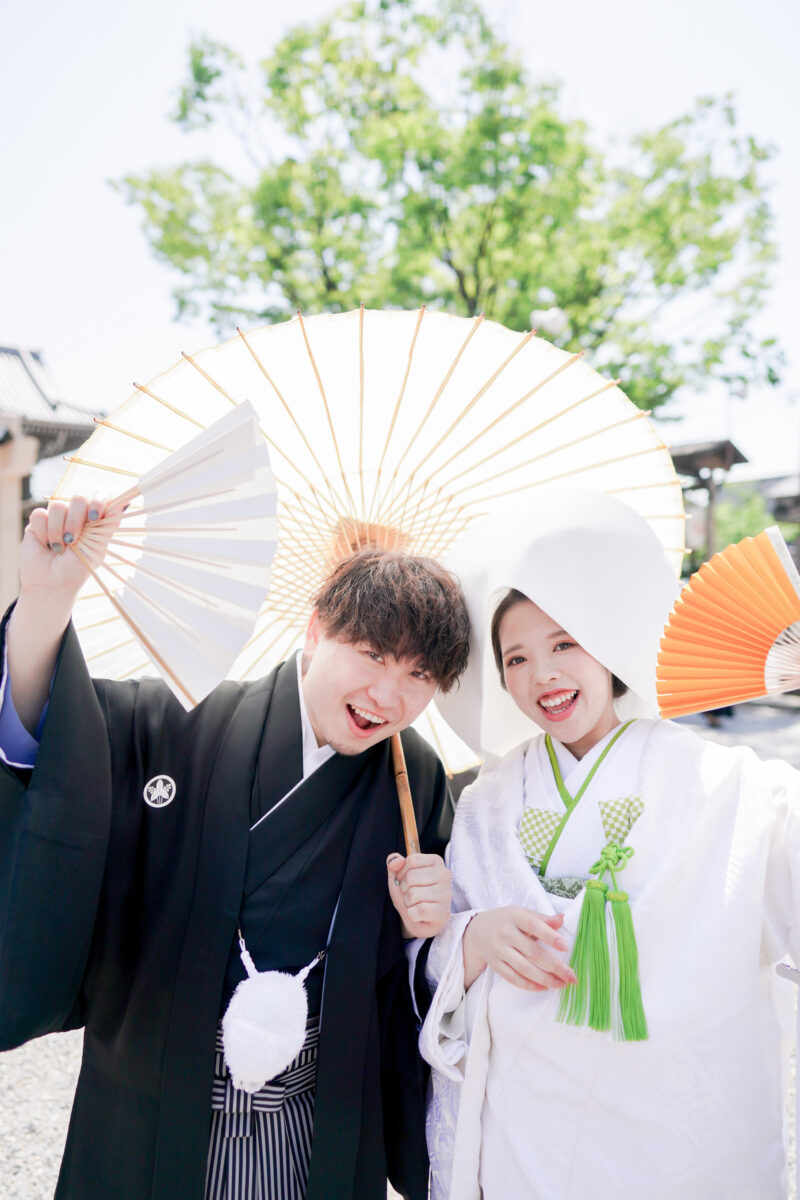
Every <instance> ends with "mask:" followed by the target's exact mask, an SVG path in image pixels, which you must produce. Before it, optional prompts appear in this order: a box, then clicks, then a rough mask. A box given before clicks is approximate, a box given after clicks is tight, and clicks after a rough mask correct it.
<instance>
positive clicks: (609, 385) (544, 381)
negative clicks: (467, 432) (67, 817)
mask: <svg viewBox="0 0 800 1200" xmlns="http://www.w3.org/2000/svg"><path fill="white" fill-rule="evenodd" d="M531 336H532V335H531ZM582 357H583V352H582V351H581V352H580V353H579V354H573V355H572V357H571V358H569V359H567V361H566V362H564V363H562V364H561V366H560V367H558V368H557V369H556V370H555V371H553V372H552V373H551V374H550V375H548V376H547V378H546V379H542V380H541V382H539V383H537V385H536V387H534V388H531V390H530V391H529V392H526V393H525V395H524V396H521V397H520V399H519V400H515V402H514V403H513V404H512V405H511V407H510V408H507V409H506V410H505V412H503V413H500V415H499V416H497V417H495V418H494V420H493V421H490V422H489V424H488V425H485V426H484V427H483V428H482V429H481V430H480V432H479V433H476V434H475V435H474V437H472V438H470V440H469V441H468V442H465V443H464V445H463V446H459V448H458V450H456V451H455V452H454V453H453V454H451V455H450V457H449V458H448V459H447V460H446V462H443V463H442V464H441V466H439V467H437V468H436V471H437V472H438V471H444V470H445V469H446V468H447V467H449V466H450V464H451V463H452V462H454V461H455V459H457V458H458V457H459V456H460V455H462V454H465V453H466V451H467V450H469V449H470V447H471V446H473V445H474V444H475V442H478V441H480V439H481V438H482V437H485V435H486V434H487V433H488V432H489V430H490V429H494V427H495V426H496V425H499V424H500V423H501V422H502V421H504V420H505V419H506V417H509V416H510V415H511V413H513V412H515V411H516V410H517V409H518V408H519V407H520V405H522V404H525V403H526V402H527V401H528V400H530V398H531V396H535V395H536V393H537V392H540V391H541V390H542V388H544V387H546V386H547V384H548V383H551V382H552V381H553V380H554V379H555V378H557V376H559V375H561V374H562V372H563V371H566V370H567V368H568V367H571V366H573V365H574V364H575V363H576V362H579V361H580V359H581V358H582ZM504 365H505V364H504ZM618 382H619V381H618V380H616V379H615V380H610V381H608V382H606V383H605V384H604V386H603V387H601V388H598V389H597V390H596V391H594V392H591V393H590V394H589V395H588V396H583V397H582V398H581V399H580V400H576V401H575V402H574V403H573V404H570V405H569V406H568V407H567V408H563V409H561V410H560V412H557V413H555V414H554V415H553V416H552V417H548V418H547V420H545V421H542V422H541V423H540V424H539V425H534V426H533V428H532V429H527V430H526V431H525V433H524V435H523V436H524V437H529V436H530V434H532V433H536V432H537V431H538V430H539V429H544V427H545V425H549V424H550V423H551V422H552V421H556V420H558V418H559V417H562V416H563V415H564V414H565V413H568V412H571V411H572V409H573V408H578V407H580V405H581V404H586V402H587V401H588V400H593V399H594V397H595V396H599V395H601V394H602V393H603V392H606V391H608V390H609V388H612V387H616V386H617V383H618ZM465 411H466V410H465ZM457 423H458V422H455V423H454V424H453V426H452V427H451V429H449V430H448V431H447V432H448V434H449V433H451V432H452V429H454V428H455V426H456V424H457ZM443 440H444V439H443V438H442V439H440V443H441V441H443ZM519 440H520V439H519V438H515V439H514V440H513V441H511V442H509V443H508V444H507V445H505V446H503V447H502V448H501V449H500V450H498V451H496V453H497V454H502V453H503V452H504V451H505V450H507V449H508V448H509V446H513V445H514V444H515V443H516V442H517V441H519ZM488 457H490V458H491V457H494V455H489V456H488ZM482 461H483V462H485V461H486V459H483V460H482ZM475 465H478V464H473V466H475ZM465 470H466V471H469V470H472V467H467V468H465ZM454 478H455V479H458V478H459V476H458V475H456V476H454Z"/></svg>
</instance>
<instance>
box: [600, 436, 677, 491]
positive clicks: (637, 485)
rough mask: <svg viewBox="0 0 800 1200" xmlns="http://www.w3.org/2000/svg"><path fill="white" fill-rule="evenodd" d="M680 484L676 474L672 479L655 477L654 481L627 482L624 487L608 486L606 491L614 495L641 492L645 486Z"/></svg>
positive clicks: (675, 485) (674, 485)
mask: <svg viewBox="0 0 800 1200" xmlns="http://www.w3.org/2000/svg"><path fill="white" fill-rule="evenodd" d="M664 449H665V450H666V449H667V447H666V446H664ZM680 486H681V481H680V479H678V476H677V475H676V476H675V478H674V479H657V480H656V482H655V483H631V484H628V485H627V486H626V487H616V488H608V489H607V492H608V495H609V496H616V495H617V493H618V492H643V491H644V490H645V488H657V487H676V488H679V487H680Z"/></svg>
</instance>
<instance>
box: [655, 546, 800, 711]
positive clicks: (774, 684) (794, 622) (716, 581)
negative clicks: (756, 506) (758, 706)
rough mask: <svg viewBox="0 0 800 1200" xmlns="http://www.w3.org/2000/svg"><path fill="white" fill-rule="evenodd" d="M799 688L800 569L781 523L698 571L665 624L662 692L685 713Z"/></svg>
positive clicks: (663, 702)
mask: <svg viewBox="0 0 800 1200" xmlns="http://www.w3.org/2000/svg"><path fill="white" fill-rule="evenodd" d="M796 687H800V575H798V573H797V570H796V569H795V566H794V563H793V562H792V560H791V557H790V555H789V550H788V548H787V546H786V543H785V542H784V540H783V538H782V537H781V535H780V532H779V531H778V529H777V527H776V526H773V527H772V528H771V529H765V530H764V532H763V533H759V534H758V536H757V537H748V538H745V539H744V541H742V542H737V543H736V544H735V545H733V546H728V547H727V548H726V549H725V550H723V551H721V553H719V554H715V555H714V557H713V558H711V559H710V560H709V561H708V562H707V563H704V564H703V566H702V567H701V568H700V570H699V571H697V572H696V573H695V574H694V575H692V577H691V579H690V580H689V582H688V583H687V585H686V587H685V588H684V589H683V591H682V592H681V594H680V596H679V597H678V599H677V601H676V602H675V607H674V608H673V610H672V612H671V614H670V617H669V620H668V621H667V624H666V627H665V629H664V636H663V638H662V639H661V649H660V651H659V655H658V668H657V675H656V690H657V693H658V703H659V708H660V710H661V715H662V717H680V716H685V715H686V714H687V713H696V712H705V711H706V710H707V709H711V708H720V707H722V706H723V705H726V704H735V703H736V702H737V701H740V700H752V699H755V698H756V697H757V696H766V695H770V694H774V693H776V692H786V691H789V690H790V689H791V688H796Z"/></svg>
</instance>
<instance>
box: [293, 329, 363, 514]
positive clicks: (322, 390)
mask: <svg viewBox="0 0 800 1200" xmlns="http://www.w3.org/2000/svg"><path fill="white" fill-rule="evenodd" d="M297 319H298V321H299V322H300V331H301V333H302V335H303V341H304V342H305V346H306V351H307V352H308V357H309V361H310V362H311V366H312V369H313V371H314V375H315V377H316V380H317V387H318V388H319V394H320V396H321V397H322V403H323V405H324V407H325V416H326V417H327V419H328V428H329V430H330V433H331V438H332V439H333V449H334V451H335V453H336V461H337V462H338V464H339V470H340V472H341V475H342V483H343V484H344V490H345V494H346V496H347V499H348V501H349V503H350V506H351V509H352V512H353V514H355V512H356V506H355V502H354V500H353V497H352V494H351V492H350V485H349V484H348V482H347V476H346V474H345V470H344V464H343V463H342V455H341V452H340V450H339V443H338V441H337V439H336V431H335V429H334V428H333V421H332V420H331V412H330V409H329V407H328V397H327V396H326V395H325V388H324V386H323V384H322V378H321V376H320V373H319V370H318V368H317V363H316V359H315V358H314V355H313V353H312V350H311V343H310V342H309V340H308V334H307V333H306V326H305V322H304V321H303V314H302V313H301V312H300V311H299V309H298V312H297Z"/></svg>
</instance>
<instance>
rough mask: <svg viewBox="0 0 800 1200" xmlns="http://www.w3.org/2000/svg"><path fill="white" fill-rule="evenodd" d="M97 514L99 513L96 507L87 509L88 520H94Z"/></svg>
mask: <svg viewBox="0 0 800 1200" xmlns="http://www.w3.org/2000/svg"><path fill="white" fill-rule="evenodd" d="M99 515H100V514H99V513H98V511H97V509H96V508H90V509H89V520H90V521H96V520H97V518H98V516H99Z"/></svg>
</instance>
